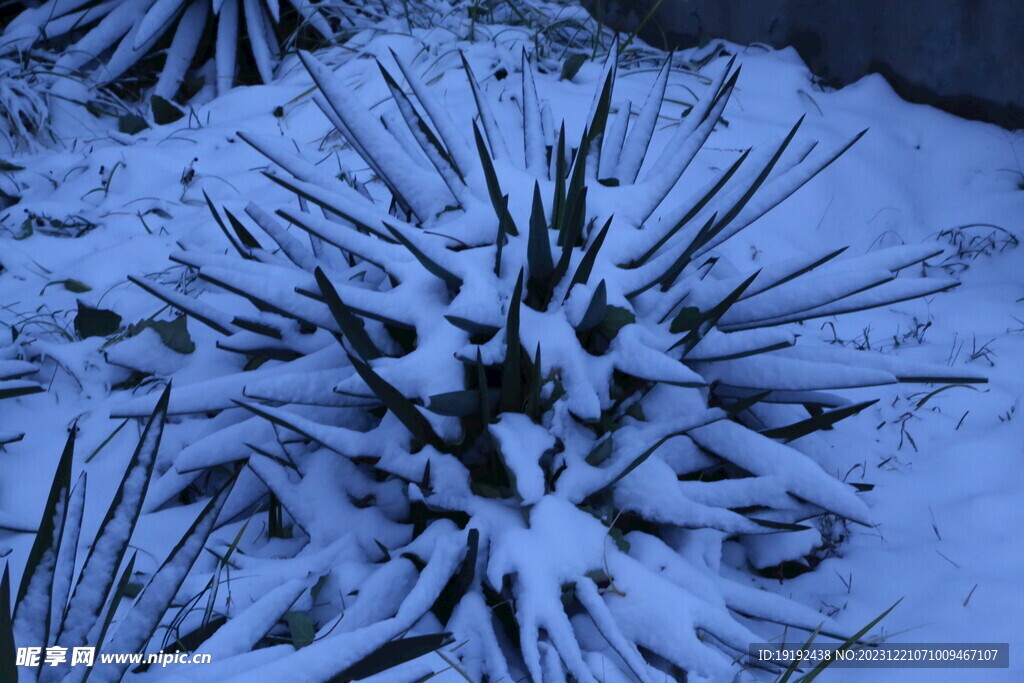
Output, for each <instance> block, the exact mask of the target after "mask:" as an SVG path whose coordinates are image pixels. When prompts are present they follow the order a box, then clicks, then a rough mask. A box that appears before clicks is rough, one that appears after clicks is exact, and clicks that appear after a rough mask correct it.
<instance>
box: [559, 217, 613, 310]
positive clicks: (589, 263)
mask: <svg viewBox="0 0 1024 683" xmlns="http://www.w3.org/2000/svg"><path fill="white" fill-rule="evenodd" d="M613 218H614V216H609V217H608V220H607V221H605V224H604V226H603V227H602V228H601V231H600V232H599V233H597V237H595V238H594V241H593V242H591V243H590V246H589V247H587V251H586V253H585V254H583V259H582V260H581V261H580V265H579V266H577V267H576V274H575V275H573V276H572V282H571V285H575V284H579V283H583V284H586V283H587V280H589V279H590V273H591V272H592V271H593V270H594V263H595V262H596V261H597V252H599V251H600V250H601V245H602V244H604V238H605V237H607V236H608V229H609V228H611V227H612V219H613ZM571 285H570V289H571ZM568 295H569V293H568V291H567V292H566V296H568Z"/></svg>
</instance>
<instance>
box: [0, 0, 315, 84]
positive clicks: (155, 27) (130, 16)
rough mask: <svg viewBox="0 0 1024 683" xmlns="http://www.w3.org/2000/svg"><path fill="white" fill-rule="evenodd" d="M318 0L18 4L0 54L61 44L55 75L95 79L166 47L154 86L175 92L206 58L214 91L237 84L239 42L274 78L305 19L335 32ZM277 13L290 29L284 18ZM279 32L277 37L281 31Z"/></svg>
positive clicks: (113, 76) (116, 74)
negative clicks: (284, 45)
mask: <svg viewBox="0 0 1024 683" xmlns="http://www.w3.org/2000/svg"><path fill="white" fill-rule="evenodd" d="M322 4H324V2H323V0H284V2H281V0H46V2H43V3H42V4H41V5H39V6H38V7H31V8H28V9H25V10H24V11H22V12H21V13H20V14H19V15H18V16H16V17H15V18H14V19H13V20H11V22H10V24H8V26H7V28H6V29H5V30H4V32H3V35H2V36H0V55H10V54H13V53H15V52H25V51H29V50H31V49H34V48H42V49H45V50H53V51H58V52H59V53H60V54H59V57H57V59H56V60H55V62H54V64H53V69H54V70H55V71H56V72H57V73H59V74H69V73H78V72H82V71H86V72H90V73H91V74H92V79H93V80H94V81H95V82H96V83H97V84H99V85H106V84H108V83H111V82H113V81H115V80H117V79H119V78H121V77H122V76H123V75H124V74H125V73H126V72H127V71H128V70H129V69H131V68H132V67H133V66H135V65H136V64H137V63H138V62H139V61H140V60H142V59H143V58H147V57H149V56H151V53H152V52H153V51H154V50H155V49H160V50H162V51H164V52H165V55H164V59H163V64H162V66H161V68H160V70H159V76H158V78H157V81H156V85H155V87H154V90H153V93H154V94H156V95H159V96H161V97H163V98H165V99H168V100H170V99H173V98H174V96H175V94H176V93H177V92H178V89H179V87H181V84H182V82H183V81H184V80H185V78H186V76H187V75H189V73H190V70H191V69H192V67H193V66H197V67H199V68H202V67H203V66H204V65H206V64H207V63H208V62H212V63H211V64H210V66H211V67H212V69H211V70H210V74H209V75H210V76H212V78H211V80H215V82H216V90H217V92H218V93H221V92H224V91H225V90H226V89H228V88H230V87H231V86H232V85H234V83H235V79H236V73H237V71H238V61H239V54H238V48H239V45H240V44H241V43H243V39H244V43H245V44H247V45H248V50H249V54H251V57H252V62H253V63H254V64H255V67H256V72H257V73H258V75H259V77H260V78H261V79H262V80H263V81H264V82H269V81H270V80H272V78H273V73H274V68H275V66H276V64H277V61H278V59H279V58H280V53H281V50H282V40H284V39H290V38H291V37H292V34H293V33H294V28H295V26H305V25H308V26H309V27H311V28H312V30H313V31H314V32H315V33H316V34H319V36H320V37H321V38H322V39H330V38H331V37H332V36H333V35H334V30H333V29H332V28H331V25H330V23H329V22H328V21H327V18H326V17H325V16H324V15H323V14H322V13H321V11H320V7H321V5H322ZM282 14H284V15H285V16H286V18H287V17H288V15H291V17H290V20H289V22H288V26H289V27H290V28H286V27H284V26H283V25H281V20H282ZM279 34H280V35H281V36H282V37H280V38H279Z"/></svg>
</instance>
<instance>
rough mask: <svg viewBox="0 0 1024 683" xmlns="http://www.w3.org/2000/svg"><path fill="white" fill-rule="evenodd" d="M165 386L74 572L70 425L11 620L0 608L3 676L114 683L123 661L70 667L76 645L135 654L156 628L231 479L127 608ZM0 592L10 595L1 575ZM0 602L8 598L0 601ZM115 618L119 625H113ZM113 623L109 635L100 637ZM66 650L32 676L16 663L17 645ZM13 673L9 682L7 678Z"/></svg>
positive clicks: (82, 493)
mask: <svg viewBox="0 0 1024 683" xmlns="http://www.w3.org/2000/svg"><path fill="white" fill-rule="evenodd" d="M169 391H170V387H168V388H167V389H165V390H164V392H163V395H162V396H161V397H160V400H159V401H158V402H157V406H156V409H155V410H154V412H153V414H152V415H151V416H150V417H149V419H148V420H147V422H146V426H145V428H144V430H143V432H142V436H141V437H140V439H139V443H138V446H137V447H136V449H135V453H134V455H133V456H132V458H131V460H130V462H129V464H128V467H127V469H126V471H125V474H124V478H123V479H122V480H121V483H120V485H119V486H118V487H117V492H116V494H115V496H114V499H113V500H112V501H111V503H110V507H109V508H108V510H107V513H106V515H105V516H104V517H103V521H102V523H101V524H100V527H99V530H98V531H97V532H96V537H95V539H94V540H93V541H92V543H91V544H90V545H89V546H88V551H87V553H86V558H85V561H84V564H82V565H81V569H80V570H79V572H78V579H77V581H76V580H74V576H75V562H76V556H77V555H78V549H79V540H80V535H81V530H82V519H83V512H84V510H85V502H86V475H85V473H84V472H83V473H82V474H81V475H80V476H79V477H78V481H77V483H76V484H75V485H74V486H72V485H71V479H72V464H73V459H74V442H75V431H76V427H74V426H73V427H72V428H71V431H70V435H69V436H68V440H67V443H66V444H65V446H64V452H63V454H62V455H61V458H60V462H59V464H58V465H57V470H56V473H55V475H54V478H53V485H52V486H51V488H50V493H49V496H48V497H47V500H46V505H45V507H44V509H43V515H42V518H41V519H40V521H39V528H38V531H37V532H36V538H35V542H34V543H33V545H32V549H31V551H30V552H29V556H28V561H27V563H26V566H25V570H24V572H23V573H22V578H21V583H20V585H19V587H18V589H17V592H16V593H15V594H14V600H13V601H11V602H13V606H14V610H13V617H12V616H11V612H10V610H9V607H10V603H7V604H3V605H0V607H2V609H0V648H2V651H0V670H2V671H4V672H5V675H4V680H5V681H7V680H9V681H17V680H19V677H18V672H19V670H20V671H21V673H22V674H23V676H22V678H20V680H33V681H34V680H38V681H83V680H85V679H86V678H90V677H91V679H92V680H94V681H95V680H104V681H117V680H120V678H121V676H122V675H123V674H124V672H125V670H126V669H127V666H128V665H127V664H106V665H100V664H99V660H98V659H97V660H96V662H97V663H96V666H95V667H90V666H85V665H81V666H73V665H72V661H73V659H72V650H73V648H82V647H94V648H96V650H98V651H100V652H116V653H121V652H141V651H143V649H144V648H145V645H146V643H147V641H148V640H149V639H150V637H152V635H153V633H154V632H155V631H156V630H157V627H158V626H159V625H160V621H161V619H162V618H163V616H164V613H165V612H166V611H167V609H168V607H169V606H170V605H171V603H172V601H173V600H174V598H175V595H176V593H177V591H178V588H179V587H180V586H181V584H182V582H183V581H184V579H185V577H186V575H187V574H188V572H189V570H190V569H191V567H192V565H193V563H194V562H195V560H196V558H197V557H198V556H199V554H200V552H201V551H202V550H203V547H204V546H205V544H206V542H207V538H208V537H209V535H210V532H211V531H212V530H213V527H214V523H215V522H216V520H217V515H218V513H219V512H220V510H221V506H222V505H223V503H224V501H225V499H226V497H227V495H228V492H229V491H230V483H229V484H228V485H227V486H226V487H225V488H224V489H223V490H222V491H221V493H220V494H219V495H216V496H214V497H213V498H211V499H210V501H209V502H208V503H207V504H206V505H205V506H204V507H203V509H202V511H201V512H200V513H199V515H198V516H197V517H196V518H195V520H194V522H193V523H192V525H191V526H190V527H189V529H188V530H187V531H186V533H185V535H184V536H183V537H182V538H181V540H180V541H179V542H178V543H177V544H176V545H175V546H174V548H173V549H172V550H171V551H170V553H169V554H168V556H167V558H166V559H165V561H164V562H163V564H162V565H161V566H160V568H159V569H158V570H157V571H156V572H155V573H154V574H153V576H152V577H151V579H150V581H149V583H148V584H147V586H146V587H145V588H143V589H142V590H141V592H138V590H137V589H136V591H135V593H136V596H133V597H135V599H134V602H133V604H131V605H130V607H126V609H122V610H120V614H119V608H121V607H122V602H126V603H127V601H128V600H130V598H128V596H129V595H130V594H131V593H130V586H131V582H132V580H133V579H135V578H136V577H134V576H133V574H134V565H135V556H134V554H133V555H132V557H131V558H129V559H128V561H127V563H125V566H124V568H123V571H121V573H120V578H119V579H117V580H116V581H115V579H116V578H117V577H118V574H117V572H118V569H119V568H121V565H122V563H123V561H124V559H125V556H126V555H127V551H128V548H129V543H130V542H131V539H132V536H133V534H134V531H135V525H136V522H137V521H138V518H139V515H140V513H141V511H142V503H143V499H144V497H145V495H146V489H147V488H148V485H149V481H150V477H151V475H152V472H153V465H154V463H155V461H156V457H157V451H158V450H159V447H160V440H161V436H162V434H163V431H164V424H165V422H166V420H167V401H168V396H169ZM0 593H3V594H6V595H7V596H8V597H9V596H10V588H9V584H8V578H7V574H6V572H5V575H4V586H3V587H2V588H0ZM0 602H7V601H4V600H0ZM115 615H117V621H116V622H114V618H115ZM112 623H116V626H115V628H114V630H113V631H112V632H111V633H110V638H109V639H108V638H107V635H108V630H109V629H110V626H111V624H112ZM53 646H56V647H62V648H67V649H66V651H65V653H66V655H67V657H66V660H65V662H64V663H63V664H61V665H59V666H52V665H48V664H47V665H44V662H43V657H40V661H39V662H38V665H37V667H36V668H35V670H32V669H29V668H28V667H24V666H23V667H17V666H16V657H15V652H14V649H15V647H36V648H42V649H43V651H44V652H45V649H46V648H48V647H53ZM11 672H13V676H12V675H11Z"/></svg>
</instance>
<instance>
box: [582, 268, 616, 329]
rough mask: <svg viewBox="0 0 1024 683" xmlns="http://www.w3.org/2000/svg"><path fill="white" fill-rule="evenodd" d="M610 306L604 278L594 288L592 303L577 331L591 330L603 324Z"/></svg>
mask: <svg viewBox="0 0 1024 683" xmlns="http://www.w3.org/2000/svg"><path fill="white" fill-rule="evenodd" d="M607 308H608V289H607V287H606V286H605V282H604V280H601V282H600V283H598V285H597V289H595V290H594V296H592V297H591V298H590V305H588V306H587V312H586V313H584V314H583V318H582V319H581V320H580V324H579V325H577V326H576V331H577V332H589V331H590V330H592V329H594V328H595V327H597V326H598V325H599V324H601V321H603V320H604V319H605V317H606V315H607Z"/></svg>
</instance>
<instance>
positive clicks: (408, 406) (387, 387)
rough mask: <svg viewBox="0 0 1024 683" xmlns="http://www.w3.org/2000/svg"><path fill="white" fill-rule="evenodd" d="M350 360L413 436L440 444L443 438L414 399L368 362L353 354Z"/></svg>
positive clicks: (429, 442)
mask: <svg viewBox="0 0 1024 683" xmlns="http://www.w3.org/2000/svg"><path fill="white" fill-rule="evenodd" d="M349 360H350V361H351V362H352V367H353V368H355V370H356V372H357V373H359V376H360V377H362V378H363V381H364V382H366V385H367V386H368V387H370V391H372V392H373V393H374V395H375V396H376V397H377V398H379V399H380V401H381V403H383V404H384V406H385V407H387V409H388V410H390V411H391V412H392V413H394V415H395V417H397V418H398V420H399V422H401V423H402V424H403V425H405V428H406V429H408V430H409V432H410V433H411V434H412V435H413V436H415V437H416V438H417V439H419V440H420V441H421V442H423V443H428V444H433V445H440V442H441V440H440V439H439V438H438V436H437V434H435V433H434V428H433V427H431V426H430V422H428V421H427V418H425V417H423V413H421V412H420V411H419V409H418V408H417V407H416V406H415V405H414V404H413V402H412V401H410V400H409V399H407V398H406V397H405V396H404V395H403V394H402V392H400V391H399V390H398V389H396V388H395V387H393V386H392V385H391V384H389V383H388V382H387V381H386V380H385V379H384V378H383V377H381V376H380V375H378V374H377V373H376V372H374V370H373V368H371V367H370V366H369V365H368V364H366V363H364V362H362V361H361V360H359V359H357V358H353V357H352V356H349Z"/></svg>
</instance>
